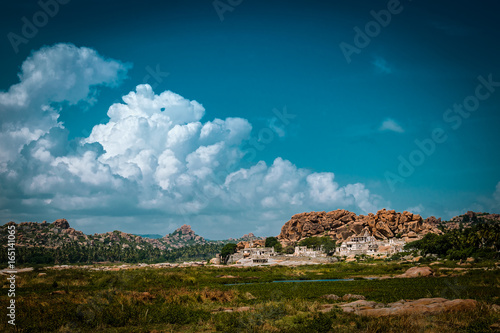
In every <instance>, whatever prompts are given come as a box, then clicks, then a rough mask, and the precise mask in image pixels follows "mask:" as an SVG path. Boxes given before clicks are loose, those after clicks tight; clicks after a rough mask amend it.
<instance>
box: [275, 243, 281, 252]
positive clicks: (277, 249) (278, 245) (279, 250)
mask: <svg viewBox="0 0 500 333" xmlns="http://www.w3.org/2000/svg"><path fill="white" fill-rule="evenodd" d="M273 247H274V251H275V252H278V253H281V252H282V251H283V245H281V243H276V244H274V246H273Z"/></svg>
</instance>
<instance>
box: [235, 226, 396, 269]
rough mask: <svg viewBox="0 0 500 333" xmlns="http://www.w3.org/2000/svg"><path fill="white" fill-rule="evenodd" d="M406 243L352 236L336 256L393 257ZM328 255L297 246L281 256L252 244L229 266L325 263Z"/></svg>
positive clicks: (366, 234)
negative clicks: (303, 261) (305, 261)
mask: <svg viewBox="0 0 500 333" xmlns="http://www.w3.org/2000/svg"><path fill="white" fill-rule="evenodd" d="M405 244H406V242H405V241H404V240H402V239H398V238H391V239H388V240H377V239H376V238H375V237H373V236H370V235H369V234H368V233H365V234H364V235H361V236H352V237H350V238H349V239H348V240H347V241H345V242H343V243H342V244H341V245H340V246H339V247H337V248H336V249H335V256H337V257H349V256H351V257H352V256H355V255H371V256H377V255H380V256H381V255H386V256H387V255H393V254H395V253H398V252H402V251H403V247H404V245H405ZM326 257H327V255H326V253H325V252H324V251H323V249H322V248H308V247H306V246H296V247H295V252H294V253H293V254H280V253H277V252H275V251H274V248H272V247H262V246H260V245H259V244H257V245H256V244H253V243H252V242H250V243H249V244H248V247H246V248H244V249H241V250H239V251H238V252H236V253H234V254H232V255H231V256H230V257H229V260H228V264H247V265H251V264H253V265H259V264H274V263H279V262H282V261H283V260H287V261H296V260H299V261H300V260H304V259H306V260H316V261H324V260H325V259H326Z"/></svg>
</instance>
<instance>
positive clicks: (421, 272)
mask: <svg viewBox="0 0 500 333" xmlns="http://www.w3.org/2000/svg"><path fill="white" fill-rule="evenodd" d="M433 274H434V272H433V271H432V269H430V267H426V266H423V267H419V266H415V267H410V268H408V270H407V271H406V272H404V273H403V274H401V275H396V276H395V277H396V278H415V277H424V276H432V275H433Z"/></svg>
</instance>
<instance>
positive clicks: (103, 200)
mask: <svg viewBox="0 0 500 333" xmlns="http://www.w3.org/2000/svg"><path fill="white" fill-rule="evenodd" d="M40 3H41V4H42V5H41V4H40ZM40 3H38V2H37V1H18V2H12V3H9V4H5V5H4V7H3V10H2V13H1V14H0V16H1V19H0V31H1V35H2V36H4V37H3V38H2V39H0V51H1V55H2V61H1V62H0V66H1V72H2V75H1V77H0V91H1V92H0V115H1V118H0V122H1V133H0V136H1V138H2V141H1V142H2V143H1V144H0V153H1V154H0V190H1V192H0V217H1V218H2V220H3V221H4V222H7V221H10V220H14V221H18V222H20V221H26V220H30V221H42V220H48V221H52V220H54V219H56V218H62V217H64V218H67V219H68V220H69V221H70V223H71V224H72V226H74V227H75V228H77V229H81V230H83V231H84V232H87V233H91V232H103V231H108V230H114V229H119V230H123V231H127V232H135V233H160V234H164V233H167V232H171V231H172V230H174V229H175V228H177V227H179V226H180V225H182V224H183V223H188V224H191V225H192V227H193V229H194V230H195V231H196V232H197V233H199V234H201V235H203V236H206V237H208V238H212V239H214V238H227V237H235V236H239V235H241V234H243V233H248V232H254V233H256V234H259V235H262V236H267V235H276V234H278V233H279V230H280V227H281V226H282V225H283V223H284V222H286V221H287V220H288V219H289V218H290V216H291V215H293V214H295V213H299V212H303V211H308V210H326V211H329V210H334V209H337V208H344V209H349V210H352V211H355V212H356V213H358V214H366V213H368V212H373V213H375V212H376V210H377V209H381V208H391V209H396V210H398V211H402V210H411V211H412V212H414V213H419V214H421V215H422V216H423V217H424V218H425V217H427V216H430V215H435V216H441V217H443V218H450V217H452V216H455V215H458V214H461V213H463V212H465V211H467V210H476V211H489V212H492V213H493V212H496V213H498V212H500V157H499V154H498V151H499V148H500V147H499V146H500V131H498V125H499V123H500V83H499V82H500V63H499V61H498V52H499V51H500V47H499V44H498V40H500V38H499V37H500V36H499V35H500V23H499V22H498V20H497V17H496V13H497V12H498V9H500V8H499V5H498V4H496V2H494V1H484V2H482V3H481V6H478V5H477V4H475V3H473V2H472V1H441V2H439V3H436V2H432V1H400V2H398V1H376V2H373V1H355V2H340V3H326V2H325V1H311V2H307V3H305V2H303V1H287V2H284V1H250V0H244V1H236V0H234V1H227V0H221V1H216V2H213V1H143V2H140V3H139V2H133V1H129V2H127V1H120V2H118V1H79V0H71V1H67V0H64V1H63V0H59V2H56V0H52V1H51V0H48V1H43V0H42V2H40ZM44 8H45V9H44ZM46 13H48V14H46ZM49 14H50V15H49ZM375 17H378V18H379V21H376V19H375ZM29 25H33V27H34V28H35V30H30V27H29ZM370 29H371V30H370ZM358 31H361V34H362V35H359V33H358ZM342 45H343V47H342ZM346 45H349V46H347V49H346ZM346 50H351V51H352V50H356V51H355V52H349V51H346ZM346 52H347V56H346ZM144 84H148V86H145V85H144ZM123 96H128V97H125V98H124V99H122V97H123ZM464 103H465V104H466V105H465V106H464V107H463V108H462V111H460V110H458V108H454V104H457V105H459V104H464ZM112 105H113V107H111V106H112ZM468 110H470V111H468ZM99 124H100V125H99Z"/></svg>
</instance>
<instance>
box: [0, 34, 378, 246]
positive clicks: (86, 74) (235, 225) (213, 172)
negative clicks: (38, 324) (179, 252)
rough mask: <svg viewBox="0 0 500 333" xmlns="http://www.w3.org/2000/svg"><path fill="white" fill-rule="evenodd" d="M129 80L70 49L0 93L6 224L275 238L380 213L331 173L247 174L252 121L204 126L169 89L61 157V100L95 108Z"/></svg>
mask: <svg viewBox="0 0 500 333" xmlns="http://www.w3.org/2000/svg"><path fill="white" fill-rule="evenodd" d="M126 70H127V66H125V65H123V64H122V63H120V62H118V61H115V60H107V59H104V58H102V57H101V56H100V55H98V54H97V52H95V51H93V50H91V49H86V48H77V47H75V46H72V45H66V44H58V45H56V46H53V47H49V48H43V49H41V50H40V51H37V52H35V53H33V55H32V56H31V57H30V58H28V60H26V62H25V63H24V64H23V70H22V73H21V74H20V80H21V81H20V83H19V84H17V85H14V86H12V87H11V88H10V89H9V91H8V92H3V93H1V94H0V105H2V106H3V107H4V108H2V112H4V113H8V116H9V117H6V119H7V120H6V121H3V122H2V133H1V136H2V138H6V139H8V142H10V143H11V144H14V145H13V146H12V145H8V146H5V147H4V146H2V149H1V154H2V156H3V157H4V158H3V159H2V168H1V169H0V186H1V187H2V189H5V190H6V191H5V195H4V196H1V197H0V209H1V210H0V212H2V213H1V214H2V216H3V217H5V218H9V219H12V218H15V216H32V217H31V218H32V219H36V218H45V217H42V216H41V215H43V214H44V213H46V214H50V215H51V216H54V217H63V216H64V217H71V216H75V220H77V221H81V222H82V225H85V227H86V228H89V226H91V225H93V229H92V230H100V231H104V230H113V229H123V226H120V225H119V220H120V216H126V217H127V219H124V221H125V220H126V221H129V222H130V221H133V220H134V218H135V221H137V222H138V223H140V227H137V226H136V227H135V228H136V230H149V231H150V232H153V231H155V232H157V229H156V230H152V229H150V228H158V225H163V226H164V228H167V227H168V228H170V226H172V225H180V224H182V223H186V222H190V223H191V224H192V225H193V227H194V228H195V230H197V232H199V233H201V234H204V235H206V236H209V237H216V236H215V235H216V234H217V233H216V231H215V229H217V230H219V231H220V230H222V231H220V236H221V237H229V236H238V235H239V233H240V232H241V233H242V232H245V233H247V232H252V231H254V232H255V231H261V232H264V231H265V232H272V233H277V232H279V228H280V227H281V225H282V224H283V223H284V222H285V221H286V220H287V219H288V218H289V217H290V216H291V215H292V214H295V213H298V212H302V211H306V210H313V209H314V210H333V209H337V208H346V209H352V210H355V211H358V212H359V213H367V212H375V211H376V209H377V208H380V203H381V202H382V199H381V198H380V197H378V196H376V195H373V194H372V193H370V191H369V190H368V189H367V188H366V187H365V186H364V185H363V184H361V183H355V184H347V185H344V186H342V185H340V184H339V183H338V181H337V180H336V179H335V176H334V174H333V173H331V172H322V173H315V172H312V171H310V170H307V169H302V168H299V167H297V166H296V165H295V164H293V163H292V162H290V161H288V160H284V159H282V158H280V157H277V158H276V159H275V160H274V161H273V163H272V164H270V165H267V164H266V163H265V162H264V161H259V162H257V163H255V164H254V165H250V166H248V165H247V166H245V167H243V165H244V163H243V158H244V149H243V148H244V145H245V144H246V143H247V141H248V140H249V139H250V134H251V131H252V125H251V124H250V123H249V122H248V120H246V119H243V118H232V117H229V118H226V119H218V118H215V119H210V120H206V119H204V117H206V112H205V109H204V107H203V106H202V105H201V104H200V103H198V102H197V101H194V100H188V99H186V98H184V97H182V96H180V95H178V94H176V93H174V92H171V91H164V92H161V93H159V94H156V93H155V92H154V91H153V89H152V88H151V86H149V85H147V84H144V85H138V86H137V87H136V89H135V91H131V92H129V93H128V94H126V95H125V96H124V97H123V98H122V99H123V102H122V103H115V104H113V105H111V106H110V107H109V109H108V113H107V114H108V116H109V118H110V119H109V121H108V122H106V123H104V124H98V125H96V126H94V128H93V129H92V131H91V133H90V135H89V136H88V137H86V138H83V139H82V140H81V141H79V142H76V143H75V142H73V145H74V146H75V147H74V149H68V139H67V131H66V130H65V129H64V127H63V126H62V124H60V123H58V121H57V119H58V115H59V110H60V108H62V107H64V104H61V102H64V101H66V102H68V103H69V104H78V103H80V102H81V101H87V102H92V101H93V100H92V96H93V94H92V91H93V90H95V89H96V87H97V85H114V84H117V83H118V82H119V81H120V80H121V78H123V76H124V74H125V72H126ZM49 74H50V75H49ZM12 147H13V148H12ZM9 194H11V195H12V197H16V198H19V199H12V198H10V197H8V195H9ZM13 194H15V195H13ZM21 211H22V212H24V213H23V214H24V215H23V214H21V213H20V212H21ZM26 212H33V214H35V215H29V214H30V213H26ZM57 215H59V216H57ZM9 216H10V217H9ZM89 216H95V222H93V223H92V222H90V221H91V220H89ZM145 216H147V218H145ZM47 219H48V218H47ZM148 221H149V222H148ZM83 223H84V224H83ZM106 223H112V224H113V225H106ZM127 223H128V222H127ZM102 224H105V225H102ZM117 224H118V225H117ZM127 225H128V226H130V224H127ZM99 226H100V227H99ZM137 228H138V229H137ZM149 231H148V232H149ZM165 231H167V230H165V229H163V230H161V231H159V232H165ZM136 232H137V231H136ZM230 232H231V233H230Z"/></svg>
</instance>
